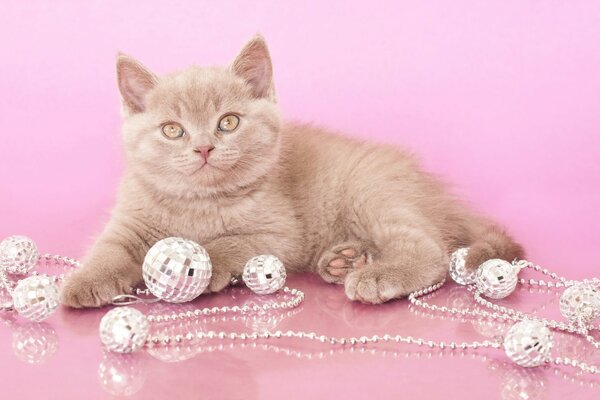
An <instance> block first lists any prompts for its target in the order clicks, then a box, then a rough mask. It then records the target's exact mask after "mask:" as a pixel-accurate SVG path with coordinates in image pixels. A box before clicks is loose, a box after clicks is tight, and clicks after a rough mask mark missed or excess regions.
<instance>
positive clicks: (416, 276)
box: [344, 263, 446, 304]
mask: <svg viewBox="0 0 600 400" xmlns="http://www.w3.org/2000/svg"><path fill="white" fill-rule="evenodd" d="M442 265H445V264H442ZM445 273H446V269H445V268H444V267H443V266H439V265H436V266H432V267H430V268H420V269H416V268H414V267H410V266H409V265H405V266H404V267H403V266H402V264H401V263H400V264H398V265H389V264H380V263H374V264H372V265H369V266H367V267H365V268H362V269H358V270H355V271H353V272H351V273H350V274H348V276H347V277H346V281H345V282H344V285H345V290H346V296H348V298H349V299H350V300H357V301H360V302H363V303H367V304H381V303H385V302H386V301H389V300H392V299H397V298H399V297H404V296H407V295H408V294H409V293H411V292H413V291H415V290H419V289H422V288H424V287H426V286H429V285H432V284H434V283H436V282H439V281H441V280H442V279H443V277H444V275H445Z"/></svg>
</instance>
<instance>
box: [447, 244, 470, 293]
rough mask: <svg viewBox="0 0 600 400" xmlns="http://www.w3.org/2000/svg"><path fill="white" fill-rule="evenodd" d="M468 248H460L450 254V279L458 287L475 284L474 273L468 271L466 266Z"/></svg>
mask: <svg viewBox="0 0 600 400" xmlns="http://www.w3.org/2000/svg"><path fill="white" fill-rule="evenodd" d="M468 254H469V248H468V247H462V248H460V249H458V250H456V251H455V252H454V253H452V256H451V257H450V268H449V270H450V277H451V278H452V280H453V281H454V282H456V283H458V284H459V285H472V284H473V283H475V272H476V271H468V270H467V266H466V259H467V255H468Z"/></svg>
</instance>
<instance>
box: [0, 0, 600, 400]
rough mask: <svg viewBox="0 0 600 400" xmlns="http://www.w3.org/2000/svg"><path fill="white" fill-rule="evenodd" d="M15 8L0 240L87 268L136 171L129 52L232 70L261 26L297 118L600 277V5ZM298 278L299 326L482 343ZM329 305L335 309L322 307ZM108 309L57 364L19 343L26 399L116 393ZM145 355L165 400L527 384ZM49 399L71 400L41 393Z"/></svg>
mask: <svg viewBox="0 0 600 400" xmlns="http://www.w3.org/2000/svg"><path fill="white" fill-rule="evenodd" d="M1 8H2V9H1V11H0V37H2V38H3V39H2V56H1V57H2V62H0V126H2V128H3V134H2V136H1V137H2V140H1V142H2V143H1V146H0V210H2V211H0V237H4V236H7V235H9V234H17V233H19V234H25V235H29V236H31V237H33V238H34V239H35V240H36V241H37V242H38V245H39V247H40V248H41V249H42V250H43V251H48V252H56V253H64V254H68V255H71V256H77V257H78V256H80V255H82V254H83V252H84V250H85V248H86V247H87V246H88V245H89V243H90V242H91V238H92V237H93V235H95V234H96V233H97V232H98V231H99V230H100V229H101V227H102V224H103V223H104V222H105V221H106V218H107V215H108V211H109V209H110V206H111V204H112V202H113V197H114V192H115V188H116V183H117V181H118V177H119V175H120V173H121V171H122V166H123V165H122V158H121V155H120V148H119V134H118V131H119V124H120V117H119V100H118V94H117V89H116V85H115V77H114V57H115V54H116V52H117V51H118V50H121V51H124V52H126V53H129V54H131V55H133V56H135V57H137V58H139V59H140V60H142V61H143V62H144V63H145V64H146V65H148V66H149V67H150V68H152V69H154V70H155V71H156V72H158V73H164V72H168V71H172V70H174V69H177V68H182V67H185V66H187V65H189V64H192V63H198V64H203V65H213V64H225V63H228V62H229V61H230V60H231V59H232V58H233V57H234V55H235V54H236V52H237V51H238V49H239V48H240V47H241V46H242V44H243V43H244V42H245V41H246V40H247V39H248V38H249V37H250V36H251V35H252V34H254V33H255V32H257V31H260V32H261V33H263V34H264V35H265V36H266V38H267V40H268V42H269V45H270V48H271V52H272V56H273V59H274V65H275V72H276V85H277V91H278V95H279V98H280V102H281V106H282V109H283V112H284V114H285V115H286V116H287V118H289V119H300V120H305V121H314V122H317V123H319V124H322V125H326V126H330V127H334V128H338V129H340V130H343V131H345V132H347V133H348V134H349V135H356V136H362V137H369V138H372V139H374V140H380V141H386V142H394V143H398V144H402V145H404V146H407V147H409V148H411V149H413V150H414V151H415V152H417V153H418V154H420V155H421V157H422V159H423V161H424V163H425V165H426V166H427V167H428V169H430V170H431V171H434V172H436V173H438V174H440V175H442V176H445V177H447V178H448V180H449V181H451V182H453V183H454V185H455V190H456V192H458V193H459V194H461V195H462V196H463V197H465V198H466V199H467V200H469V201H470V202H471V203H472V204H473V206H474V207H476V208H477V209H480V210H482V211H485V212H486V213H488V214H490V215H492V216H495V217H496V218H497V219H498V220H500V221H502V222H503V223H504V224H505V225H506V226H507V227H508V228H509V229H510V231H512V232H513V233H514V234H515V236H517V238H518V239H519V240H521V241H522V242H523V243H524V244H525V246H526V248H527V250H528V253H529V257H530V259H532V260H534V261H536V262H538V263H541V264H543V265H544V266H547V267H548V268H552V269H554V270H556V271H557V272H560V273H562V274H566V275H569V276H570V277H575V278H580V277H585V276H590V275H594V274H595V275H598V272H599V269H598V262H597V256H596V254H595V253H596V249H597V245H598V234H597V226H598V225H599V224H600V211H599V207H598V206H597V204H598V203H599V200H600V185H599V183H600V157H599V156H600V150H599V148H600V138H599V135H598V128H599V127H600V112H599V109H600V74H599V73H598V71H600V47H599V46H598V43H599V42H600V29H599V26H600V4H599V3H598V2H597V1H594V0H589V1H570V2H557V1H553V2H539V1H533V0H531V1H527V0H514V1H487V2H481V1H474V0H473V1H467V0H458V1H453V2H446V1H430V2H423V1H403V2H398V1H388V2H380V3H378V4H377V5H376V4H374V3H369V4H368V6H366V5H365V4H364V3H359V2H353V3H349V2H314V4H312V5H308V2H302V5H300V3H298V4H291V3H290V2H285V3H284V2H256V1H255V2H251V3H250V2H239V3H233V2H219V4H218V5H217V3H214V2H205V3H203V2H192V1H189V2H183V1H179V2H168V3H167V2H148V1H147V2H126V3H124V2H117V1H103V2H100V1H94V2H85V3H84V2H74V1H54V2H51V3H50V2H42V1H30V2H4V3H3V4H2V7H1ZM298 284H299V285H300V286H302V285H304V287H305V289H306V291H307V297H308V299H309V302H310V304H308V305H307V306H305V308H304V309H303V310H302V312H301V313H300V314H299V315H296V316H293V317H290V318H289V319H287V320H286V321H285V322H283V321H282V322H281V324H282V325H283V326H286V328H285V329H288V328H287V326H291V327H294V328H308V329H315V330H317V329H319V328H320V329H322V330H334V331H337V330H340V331H342V330H343V331H345V332H347V333H348V334H350V333H352V334H355V333H359V332H363V331H364V332H365V333H368V332H374V331H380V330H386V329H390V330H393V331H401V332H404V331H406V333H408V332H425V331H429V330H431V332H432V334H433V335H438V334H439V335H442V334H452V335H458V336H465V337H466V336H469V335H471V332H470V331H469V329H465V328H464V327H463V324H461V323H456V324H453V323H449V325H448V323H447V322H444V321H439V320H429V319H426V318H422V317H418V316H415V315H413V314H410V313H409V311H408V310H407V309H406V304H405V302H404V301H401V302H395V303H393V304H389V305H386V306H383V307H375V308H373V307H366V306H361V305H357V304H350V303H349V302H347V301H346V300H345V299H344V297H343V293H342V291H341V289H340V288H339V287H331V286H328V285H325V284H322V283H320V282H319V281H318V280H316V279H311V278H302V279H300V280H299V281H298ZM323 296H326V297H327V299H328V302H321V303H320V302H319V301H318V299H320V298H323ZM230 297H231V296H230V295H224V299H221V298H220V299H221V300H223V301H225V300H227V299H229V298H230ZM206 301H211V300H210V299H208V300H206ZM215 301H216V300H215ZM523 304H525V305H526V304H528V303H523ZM102 313H103V312H101V311H89V312H83V313H74V312H68V311H62V312H61V314H59V315H58V316H54V317H52V318H51V319H50V320H49V322H48V324H50V325H51V326H52V327H53V329H54V330H55V332H56V334H57V336H58V337H59V338H60V346H59V349H58V351H57V352H56V354H54V356H52V357H51V358H50V359H49V360H48V361H47V362H46V364H44V365H43V366H39V365H36V366H30V365H27V364H23V363H22V362H20V361H18V359H17V358H15V357H12V356H10V343H11V339H10V335H11V334H12V333H11V332H14V329H13V330H11V329H9V328H6V329H2V330H0V348H2V349H3V350H2V356H1V357H0V367H1V370H2V371H4V372H3V374H5V375H4V376H3V379H2V380H3V382H8V393H14V394H16V393H19V392H20V391H22V390H24V391H25V394H28V395H33V394H37V395H38V398H42V397H61V398H80V397H81V396H83V395H84V394H85V395H88V394H89V395H90V396H91V395H92V394H93V395H94V396H101V395H103V394H105V393H106V392H104V391H102V389H101V388H100V387H101V386H100V385H99V383H98V379H97V368H98V364H99V363H100V361H101V359H102V356H101V349H100V347H99V345H98V343H97V337H96V327H97V322H98V319H99V318H100V316H101V315H102ZM467 325H468V324H467ZM38 328H39V327H38ZM2 343H4V345H2ZM325 350H327V349H325ZM408 350H412V349H408ZM141 358H143V359H144V360H143V361H140V363H141V364H144V365H146V367H143V368H141V367H140V368H141V369H142V370H144V371H147V372H146V373H147V379H146V383H145V385H144V386H143V387H142V388H141V389H140V390H139V392H138V393H139V394H141V393H143V394H145V395H146V396H147V397H152V395H153V394H160V396H159V397H164V394H165V393H167V392H168V391H169V390H171V391H172V393H177V394H178V396H179V397H183V395H184V394H187V397H190V396H192V393H194V394H202V395H204V394H206V397H210V396H213V397H228V396H227V395H223V396H220V395H219V394H218V393H219V390H224V391H230V392H228V393H229V394H230V396H229V397H235V396H237V397H240V398H242V397H243V398H253V397H259V396H262V397H267V396H273V395H283V394H285V395H286V396H290V397H291V398H295V397H298V398H299V397H301V396H306V397H323V398H327V397H329V398H330V397H333V396H336V397H338V396H342V395H344V394H346V395H348V394H350V395H352V394H353V395H356V396H357V397H358V396H361V397H362V396H366V395H367V394H369V395H371V394H376V395H382V397H386V396H385V395H384V394H387V395H388V396H387V397H391V396H392V395H394V396H397V395H398V394H404V395H406V394H412V395H414V396H415V397H426V395H427V394H430V395H432V396H434V395H441V394H448V393H453V394H454V393H456V394H457V396H458V395H459V394H460V395H463V396H469V395H470V396H472V397H482V396H483V394H485V393H492V397H493V396H496V397H501V396H504V394H505V392H503V391H502V388H503V386H502V385H503V383H502V382H503V379H504V378H503V376H504V375H506V374H509V375H510V374H517V377H518V376H520V375H518V374H520V373H519V372H514V373H513V372H505V373H501V372H499V371H497V370H493V369H492V367H490V366H489V363H485V362H483V363H482V362H479V361H471V360H470V359H468V357H467V358H464V359H463V358H457V357H454V358H452V357H437V356H433V358H432V359H428V358H427V357H422V358H420V359H415V358H411V357H409V358H407V359H402V361H398V360H395V359H394V360H390V359H388V358H386V357H380V356H378V355H375V356H369V355H364V354H350V353H344V354H341V355H334V356H331V357H329V356H327V357H325V358H326V359H325V360H320V359H316V360H315V359H313V360H310V361H309V360H307V359H305V358H301V359H298V360H297V359H295V357H287V356H285V355H282V353H273V352H272V351H268V350H267V351H260V350H250V349H243V350H239V349H237V350H228V351H225V352H215V353H211V354H204V355H199V356H197V357H195V358H194V359H192V360H188V361H185V362H182V363H180V364H164V363H159V362H158V361H156V360H154V359H153V357H151V356H148V355H146V356H143V357H141ZM500 358H502V357H501V356H500V357H499V359H500ZM499 362H500V361H499ZM135 368H137V367H135ZM135 368H134V367H131V369H133V370H135ZM432 372H435V374H432ZM503 374H504V375H503ZM465 376H467V377H469V379H465V378H464V377H465ZM475 376H476V377H477V379H474V377H475ZM543 376H544V377H543V378H540V379H542V380H547V385H546V386H544V390H545V392H544V393H545V396H546V397H552V398H554V397H555V398H561V396H564V395H567V394H573V393H575V394H577V395H578V396H577V397H576V398H586V396H588V397H587V398H591V397H589V396H591V395H590V393H591V392H590V390H588V389H586V387H587V386H585V385H584V386H583V387H582V386H579V385H578V384H572V383H570V382H568V381H565V380H563V379H562V378H560V377H556V376H555V375H554V374H550V373H547V374H546V373H545V374H543ZM523 379H525V378H523ZM466 381H469V382H472V386H466V385H465V382H466ZM32 382H40V384H39V385H38V384H33V385H32ZM173 382H176V384H174V386H173V387H172V388H171V389H169V386H168V385H169V384H173ZM434 382H438V383H437V384H433V383H434ZM202 385H206V388H204V386H202ZM44 388H47V390H50V391H51V393H52V394H53V396H42V395H41V393H42V392H41V391H42V390H45V389H44ZM5 390H7V388H6V387H5V384H4V383H3V392H4V391H5ZM12 391H14V392H12ZM4 393H5V392H4ZM176 397H177V396H176ZM453 397H454V395H453Z"/></svg>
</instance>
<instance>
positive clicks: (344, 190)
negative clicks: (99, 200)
mask: <svg viewBox="0 0 600 400" xmlns="http://www.w3.org/2000/svg"><path fill="white" fill-rule="evenodd" d="M117 76H118V83H119V89H120V91H121V95H122V98H123V106H124V111H125V118H124V123H123V139H124V147H125V153H126V158H127V169H126V171H125V175H124V176H123V179H122V182H121V186H120V189H119V193H118V201H117V204H116V207H115V209H114V212H113V215H112V219H111V220H110V222H109V223H108V225H107V226H106V228H105V230H104V232H103V233H102V234H101V235H100V237H99V239H98V241H97V243H96V244H95V246H94V247H93V248H92V250H91V251H90V252H89V254H88V255H87V257H86V258H85V260H84V263H83V267H82V268H81V270H79V271H77V272H76V273H75V274H73V275H72V276H71V278H70V279H69V280H68V281H67V282H65V284H64V287H63V290H62V301H63V303H64V304H67V305H69V306H73V307H93V306H101V305H103V304H106V303H108V302H110V301H111V299H112V298H113V297H114V296H115V295H117V294H120V293H127V292H130V291H131V288H132V287H135V286H137V285H139V284H141V283H142V275H141V263H142V260H143V257H144V254H145V253H146V251H147V250H148V248H149V247H150V246H152V245H153V244H154V243H155V242H156V241H158V240H160V239H162V238H165V237H168V236H181V237H185V238H189V239H192V240H194V241H196V242H198V243H200V244H202V245H203V246H204V247H205V248H206V249H207V251H208V252H209V254H210V256H211V259H212V261H213V277H212V280H211V282H210V286H209V290H210V291H218V290H221V289H223V288H224V287H226V286H227V285H228V284H229V281H230V279H231V277H232V276H236V275H240V273H241V271H242V268H243V266H244V264H245V262H246V261H247V260H248V259H249V258H251V257H253V256H255V255H257V254H264V253H268V254H274V255H276V256H278V257H279V258H281V259H282V260H283V262H284V263H285V265H286V267H287V268H288V270H290V271H306V270H312V271H315V272H317V273H319V274H320V275H321V276H322V277H323V279H325V280H326V281H327V282H332V283H339V284H343V285H344V286H345V292H346V295H347V296H348V297H349V298H350V299H352V300H359V301H362V302H366V303H381V302H385V301H388V300H390V299H393V298H397V297H401V296H404V295H406V294H408V293H409V292H411V291H413V290H415V289H418V288H421V287H423V286H425V285H429V284H432V283H434V282H436V281H438V280H440V279H441V278H442V277H443V276H444V275H445V274H446V269H447V262H448V255H449V254H450V253H451V252H452V251H453V250H454V249H456V248H458V247H461V246H467V245H468V246H471V248H472V249H471V252H470V253H469V258H468V260H467V263H468V266H469V267H471V268H475V267H476V266H478V265H479V264H480V263H481V262H482V261H483V260H485V259H489V258H494V257H498V258H504V259H508V260H511V259H513V258H515V257H521V256H522V255H523V254H522V253H523V251H522V248H521V246H519V245H518V244H516V243H515V242H514V241H513V240H512V239H511V238H510V237H509V236H507V235H506V233H504V231H503V230H502V229H500V228H498V227H497V226H495V225H494V224H492V223H491V222H489V221H487V220H485V219H484V218H481V217H479V216H476V215H473V214H472V213H470V212H469V211H467V210H466V209H465V207H463V205H461V204H460V203H459V202H458V201H457V200H456V199H455V198H453V197H452V196H451V195H450V194H448V193H447V192H446V191H445V190H444V188H443V186H442V185H441V184H440V183H439V182H438V181H437V180H436V179H435V178H434V177H432V176H431V175H429V174H428V173H426V172H424V171H422V170H421V169H420V167H419V166H418V163H417V162H416V161H415V160H414V159H413V157H411V156H410V155H408V154H406V153H404V152H402V151H401V150H399V149H397V148H393V147H390V146H383V145H376V144H370V143H363V142H359V141H357V140H353V139H349V138H346V137H343V136H339V135H336V134H332V133H330V132H328V131H326V130H323V129H319V128H316V127H313V126H309V125H303V124H287V123H283V122H282V121H281V117H280V112H279V109H278V107H277V103H276V98H275V91H274V86H273V80H272V67H271V60H270V57H269V53H268V50H267V47H266V44H265V42H264V40H263V39H262V38H261V37H255V38H253V39H252V40H251V41H250V42H249V43H248V44H247V45H246V46H245V47H244V49H243V50H242V51H241V53H240V54H239V55H238V57H237V58H236V59H235V61H234V62H233V63H232V65H231V66H230V67H228V68H199V67H192V68H189V69H187V70H184V71H182V72H178V73H175V74H172V75H167V76H162V77H160V78H159V77H157V76H155V75H154V74H153V73H151V72H150V71H149V70H147V69H146V68H145V67H143V66H142V65H141V64H140V63H138V62H137V61H135V60H134V59H132V58H130V57H128V56H125V55H120V56H119V57H118V59H117ZM227 113H236V114H237V115H239V116H240V124H239V126H238V128H237V129H236V130H235V131H233V132H231V133H226V132H223V131H220V130H218V129H217V126H218V124H219V120H220V118H221V117H222V116H223V115H226V114H227ZM168 122H176V123H178V124H180V125H181V126H182V127H183V128H184V129H185V132H186V134H185V136H183V137H182V138H180V139H168V138H166V137H165V136H164V135H163V134H162V132H161V128H162V126H163V125H164V124H165V123H168ZM199 149H205V150H203V151H204V155H203V154H202V151H200V150H199ZM206 149H212V150H210V152H208V153H206V151H207V150H206ZM205 156H207V157H205Z"/></svg>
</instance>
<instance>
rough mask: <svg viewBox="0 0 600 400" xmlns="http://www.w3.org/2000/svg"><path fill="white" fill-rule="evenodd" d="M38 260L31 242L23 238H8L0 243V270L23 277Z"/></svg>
mask: <svg viewBox="0 0 600 400" xmlns="http://www.w3.org/2000/svg"><path fill="white" fill-rule="evenodd" d="M39 258H40V254H39V253H38V249H37V247H36V245H35V243H34V241H33V240H31V239H29V238H28V237H25V236H10V237H7V238H6V239H4V240H3V241H2V242H0V270H5V271H7V272H9V273H11V274H19V275H23V274H26V273H28V272H29V271H31V270H32V269H33V267H35V265H36V264H37V262H38V259H39Z"/></svg>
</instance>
